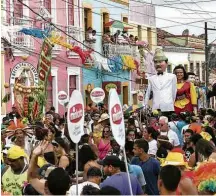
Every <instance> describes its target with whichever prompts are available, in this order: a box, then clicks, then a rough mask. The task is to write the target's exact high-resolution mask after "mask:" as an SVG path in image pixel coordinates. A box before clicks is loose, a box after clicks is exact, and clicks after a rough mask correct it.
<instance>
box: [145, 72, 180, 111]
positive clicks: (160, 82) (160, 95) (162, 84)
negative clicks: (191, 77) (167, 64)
mask: <svg viewBox="0 0 216 196" xmlns="http://www.w3.org/2000/svg"><path fill="white" fill-rule="evenodd" d="M176 86H177V79H176V75H174V74H171V73H163V75H153V76H151V77H149V78H148V89H147V91H146V96H145V100H144V105H148V101H149V97H150V93H151V91H153V105H152V111H153V110H157V109H160V110H161V111H162V112H167V111H174V102H175V98H176V92H177V87H176Z"/></svg>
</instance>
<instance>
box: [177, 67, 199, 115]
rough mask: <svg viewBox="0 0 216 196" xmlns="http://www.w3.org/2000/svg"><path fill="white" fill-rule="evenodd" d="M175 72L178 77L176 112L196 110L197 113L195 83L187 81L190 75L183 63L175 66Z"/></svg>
mask: <svg viewBox="0 0 216 196" xmlns="http://www.w3.org/2000/svg"><path fill="white" fill-rule="evenodd" d="M173 73H175V75H176V77H177V96H176V101H175V112H176V113H177V114H179V113H181V112H186V111H189V112H195V113H197V108H196V107H197V97H196V89H195V87H194V84H193V83H190V82H189V81H187V79H188V75H187V73H186V71H185V68H184V67H183V66H182V65H178V66H176V67H175V68H174V70H173Z"/></svg>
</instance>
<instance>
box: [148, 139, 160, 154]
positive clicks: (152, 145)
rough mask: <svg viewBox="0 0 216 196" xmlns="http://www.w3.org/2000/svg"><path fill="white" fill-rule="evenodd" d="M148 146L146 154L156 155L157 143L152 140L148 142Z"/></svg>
mask: <svg viewBox="0 0 216 196" xmlns="http://www.w3.org/2000/svg"><path fill="white" fill-rule="evenodd" d="M148 144H149V150H148V154H151V155H156V153H157V150H158V147H157V141H156V140H152V141H150V142H148Z"/></svg>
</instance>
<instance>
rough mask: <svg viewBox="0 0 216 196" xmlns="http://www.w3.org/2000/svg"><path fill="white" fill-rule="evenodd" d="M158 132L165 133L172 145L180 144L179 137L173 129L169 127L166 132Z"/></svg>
mask: <svg viewBox="0 0 216 196" xmlns="http://www.w3.org/2000/svg"><path fill="white" fill-rule="evenodd" d="M160 134H161V135H166V136H167V137H168V138H169V142H170V143H171V144H172V145H173V146H174V147H175V146H179V145H180V142H179V138H178V136H177V134H176V133H175V132H174V131H173V130H171V129H170V130H169V131H168V132H161V133H160Z"/></svg>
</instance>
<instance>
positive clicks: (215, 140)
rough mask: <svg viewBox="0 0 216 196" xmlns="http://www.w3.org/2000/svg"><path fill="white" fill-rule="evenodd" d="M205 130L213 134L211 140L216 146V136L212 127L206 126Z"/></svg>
mask: <svg viewBox="0 0 216 196" xmlns="http://www.w3.org/2000/svg"><path fill="white" fill-rule="evenodd" d="M204 132H207V133H208V134H209V135H210V136H211V142H212V144H213V145H214V146H216V137H215V133H214V130H213V128H212V127H210V126H206V127H205V128H204Z"/></svg>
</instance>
